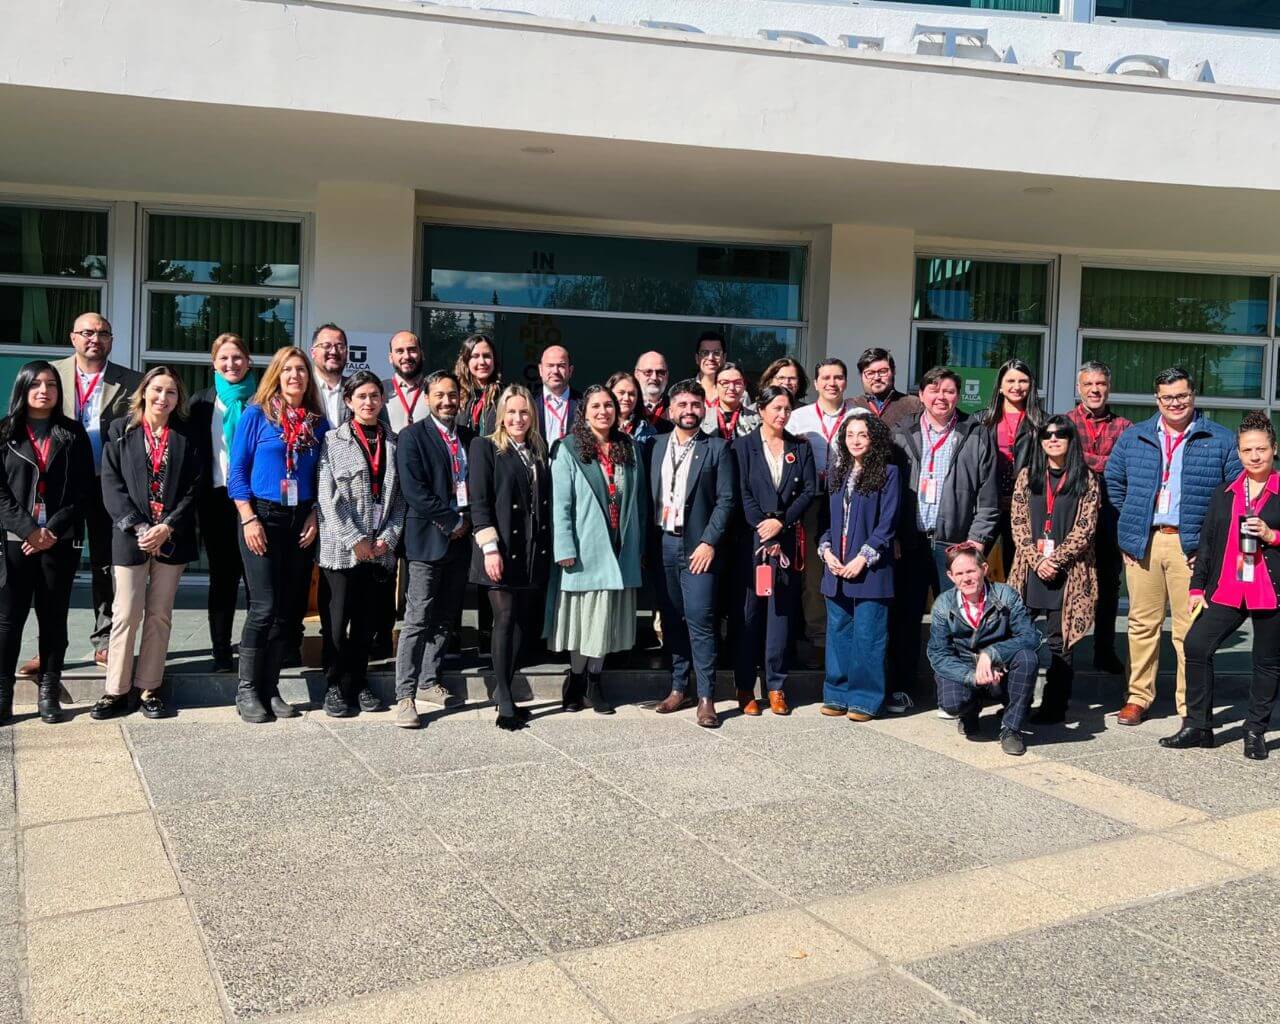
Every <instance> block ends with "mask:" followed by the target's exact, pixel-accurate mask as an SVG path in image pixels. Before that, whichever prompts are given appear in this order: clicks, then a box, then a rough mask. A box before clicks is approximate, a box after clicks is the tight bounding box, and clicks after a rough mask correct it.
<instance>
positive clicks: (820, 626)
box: [800, 492, 827, 647]
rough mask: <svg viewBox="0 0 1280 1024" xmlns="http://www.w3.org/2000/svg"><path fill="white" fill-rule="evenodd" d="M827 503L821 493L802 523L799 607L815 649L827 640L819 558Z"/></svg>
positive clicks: (820, 561)
mask: <svg viewBox="0 0 1280 1024" xmlns="http://www.w3.org/2000/svg"><path fill="white" fill-rule="evenodd" d="M826 500H827V495H826V493H825V492H822V493H819V494H818V496H817V497H816V498H814V499H813V504H812V505H810V506H809V507H808V508H807V509H806V510H805V513H804V520H803V522H804V532H805V552H804V582H803V584H802V586H801V591H800V606H801V608H802V609H803V610H804V635H805V637H806V638H807V639H808V640H809V642H810V643H812V644H813V645H814V646H815V647H822V646H823V645H824V644H825V643H826V639H827V599H826V598H825V597H823V596H822V559H821V558H819V557H818V504H819V503H820V502H825V501H826Z"/></svg>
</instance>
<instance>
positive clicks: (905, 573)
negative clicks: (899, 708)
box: [889, 540, 951, 690]
mask: <svg viewBox="0 0 1280 1024" xmlns="http://www.w3.org/2000/svg"><path fill="white" fill-rule="evenodd" d="M946 551H947V546H946V545H945V544H942V543H936V542H934V541H930V540H923V541H922V542H921V543H920V544H919V545H918V546H917V547H914V548H904V549H903V551H902V557H901V558H900V559H898V560H897V561H896V562H894V564H893V595H894V596H893V603H892V604H891V605H890V606H889V679H890V680H892V682H893V687H891V689H893V688H898V689H904V690H916V689H917V683H918V681H919V670H920V652H921V651H922V650H923V649H924V647H925V643H924V641H922V640H921V636H920V622H921V620H922V619H923V617H924V607H925V604H926V603H927V602H928V600H929V595H930V594H931V593H932V594H933V596H934V598H937V596H938V595H939V594H941V593H942V592H943V591H944V590H950V589H951V580H950V578H948V576H947V558H946Z"/></svg>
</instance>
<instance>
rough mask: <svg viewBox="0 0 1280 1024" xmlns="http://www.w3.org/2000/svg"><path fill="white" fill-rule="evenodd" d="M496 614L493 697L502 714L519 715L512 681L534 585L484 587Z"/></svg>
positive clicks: (491, 608)
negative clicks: (512, 692) (512, 690)
mask: <svg viewBox="0 0 1280 1024" xmlns="http://www.w3.org/2000/svg"><path fill="white" fill-rule="evenodd" d="M480 590H481V592H482V593H483V594H485V595H487V597H488V602H487V603H488V605H489V608H490V610H491V611H492V613H493V626H492V629H493V633H492V641H491V648H490V649H491V651H492V652H493V700H494V703H495V704H497V705H498V714H500V715H507V716H510V715H513V714H515V701H514V700H513V698H512V696H511V680H512V679H513V678H515V674H516V668H517V665H518V662H519V658H520V648H521V646H522V644H523V643H524V635H525V633H526V632H527V631H528V629H529V610H530V608H532V607H533V597H534V593H535V591H534V590H533V589H532V588H519V589H514V588H511V587H481V588H480Z"/></svg>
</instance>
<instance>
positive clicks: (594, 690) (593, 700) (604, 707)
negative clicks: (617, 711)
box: [587, 672, 613, 715]
mask: <svg viewBox="0 0 1280 1024" xmlns="http://www.w3.org/2000/svg"><path fill="white" fill-rule="evenodd" d="M587 701H588V702H589V703H590V704H591V709H592V710H593V711H594V712H595V713H596V714H597V715H611V714H613V705H612V704H610V703H609V700H608V698H606V697H605V695H604V683H603V682H602V681H601V678H600V673H599V672H590V673H588V674H587Z"/></svg>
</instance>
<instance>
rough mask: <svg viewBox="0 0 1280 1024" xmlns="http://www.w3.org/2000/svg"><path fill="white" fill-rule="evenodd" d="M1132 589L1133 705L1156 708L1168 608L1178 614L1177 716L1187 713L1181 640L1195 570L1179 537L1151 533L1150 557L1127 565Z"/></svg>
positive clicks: (1175, 632) (1187, 626) (1187, 621)
mask: <svg viewBox="0 0 1280 1024" xmlns="http://www.w3.org/2000/svg"><path fill="white" fill-rule="evenodd" d="M1124 575H1125V581H1126V582H1127V583H1128V585H1129V702H1130V703H1133V704H1140V705H1141V706H1142V707H1144V708H1149V707H1151V705H1152V703H1153V702H1154V701H1155V699H1156V671H1157V669H1158V668H1159V663H1160V633H1161V630H1162V629H1163V628H1164V615H1165V604H1166V603H1167V604H1168V605H1169V608H1170V610H1171V611H1172V612H1173V649H1174V651H1175V652H1176V653H1177V655H1178V687H1177V702H1178V714H1179V715H1182V716H1183V717H1184V718H1185V717H1186V714H1187V674H1186V659H1185V658H1184V656H1183V653H1182V641H1183V640H1184V639H1185V638H1186V635H1187V630H1188V629H1190V628H1191V616H1190V614H1189V613H1188V611H1187V599H1188V593H1189V591H1190V589H1191V566H1189V565H1188V564H1187V556H1186V555H1185V554H1183V551H1182V543H1181V541H1180V540H1179V538H1178V535H1177V534H1176V533H1160V532H1158V531H1157V532H1155V533H1152V534H1151V546H1150V547H1149V548H1148V549H1147V555H1146V557H1145V558H1144V559H1143V560H1142V561H1141V562H1137V563H1135V564H1126V565H1125V570H1124Z"/></svg>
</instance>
